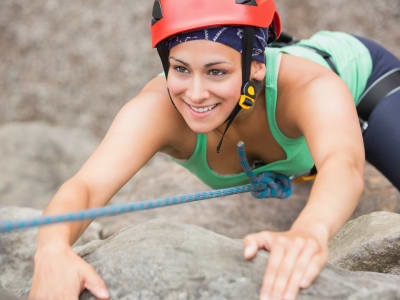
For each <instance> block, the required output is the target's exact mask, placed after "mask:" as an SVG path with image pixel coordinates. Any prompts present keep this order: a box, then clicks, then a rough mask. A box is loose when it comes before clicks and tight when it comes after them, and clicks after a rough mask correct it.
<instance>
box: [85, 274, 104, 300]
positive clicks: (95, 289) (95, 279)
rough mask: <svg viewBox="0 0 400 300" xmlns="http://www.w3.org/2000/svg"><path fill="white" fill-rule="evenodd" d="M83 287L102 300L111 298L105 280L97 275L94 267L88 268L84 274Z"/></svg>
mask: <svg viewBox="0 0 400 300" xmlns="http://www.w3.org/2000/svg"><path fill="white" fill-rule="evenodd" d="M83 281H84V282H83V283H84V284H83V287H84V288H86V289H87V290H88V291H90V292H91V293H92V294H93V295H94V296H95V297H97V298H98V299H101V300H107V299H109V298H110V293H109V292H108V290H107V287H106V284H105V283H104V280H103V279H102V278H101V277H100V276H99V275H98V274H97V273H96V271H95V270H94V268H93V267H92V266H88V268H87V269H86V271H85V273H84V274H83Z"/></svg>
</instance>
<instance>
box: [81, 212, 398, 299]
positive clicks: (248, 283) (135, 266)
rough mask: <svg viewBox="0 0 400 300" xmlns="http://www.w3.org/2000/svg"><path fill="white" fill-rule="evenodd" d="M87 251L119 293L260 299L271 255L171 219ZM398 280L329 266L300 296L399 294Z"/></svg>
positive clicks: (129, 296)
mask: <svg viewBox="0 0 400 300" xmlns="http://www.w3.org/2000/svg"><path fill="white" fill-rule="evenodd" d="M94 249H95V250H94ZM93 250H94V251H93ZM86 251H90V252H91V254H88V255H84V258H85V259H86V260H87V261H88V262H90V263H91V264H93V265H94V266H95V268H96V269H97V271H98V272H99V273H100V274H101V275H102V276H103V277H104V278H105V280H106V282H107V284H108V286H109V288H110V291H111V294H112V296H113V297H115V298H118V299H154V300H156V299H160V300H161V299H182V300H183V299H215V300H221V299H249V300H251V299H258V294H259V289H260V286H261V280H262V274H263V272H264V268H265V263H266V259H267V257H268V256H267V254H266V253H259V255H258V256H257V258H256V259H255V260H254V261H253V262H246V261H245V260H244V259H243V256H242V255H243V254H242V252H243V249H242V243H241V241H239V240H233V239H230V238H227V237H224V236H221V235H218V234H215V233H213V232H210V231H207V230H204V229H202V228H199V227H196V226H190V225H180V224H174V223H171V222H170V221H167V220H155V221H151V222H148V223H144V224H142V225H138V226H135V227H128V228H126V229H125V230H123V231H121V232H119V233H118V234H117V235H115V236H113V237H111V238H110V239H108V240H106V241H104V242H100V241H99V242H94V243H93V244H87V245H85V246H83V247H82V249H81V250H80V253H81V254H84V253H85V252H86ZM92 251H93V252H92ZM399 283H400V277H398V276H392V275H383V274H378V273H369V272H349V271H344V270H341V269H338V268H336V267H333V266H328V267H327V268H326V269H325V270H324V271H323V272H322V273H321V275H320V277H319V279H318V280H317V281H316V282H315V284H314V285H313V286H312V287H311V288H310V289H307V290H305V291H303V292H302V293H301V296H300V297H298V299H350V298H351V299H380V300H381V299H398V298H400V289H399ZM81 299H94V298H93V297H91V296H89V295H88V294H85V295H84V296H82V297H81Z"/></svg>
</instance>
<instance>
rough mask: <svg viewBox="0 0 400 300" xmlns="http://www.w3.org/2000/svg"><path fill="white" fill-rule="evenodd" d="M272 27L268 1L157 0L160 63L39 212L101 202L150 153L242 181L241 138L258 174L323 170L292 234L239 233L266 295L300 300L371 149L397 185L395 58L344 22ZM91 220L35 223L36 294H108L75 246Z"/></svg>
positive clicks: (200, 172)
mask: <svg viewBox="0 0 400 300" xmlns="http://www.w3.org/2000/svg"><path fill="white" fill-rule="evenodd" d="M280 31H281V26H280V20H279V15H278V13H277V11H276V7H275V4H274V2H273V0H217V1H215V0H155V1H154V8H153V18H152V20H151V34H152V43H153V47H155V48H157V50H158V53H159V55H160V58H161V62H162V65H163V68H164V73H162V74H160V75H159V76H157V77H156V78H153V79H152V80H150V81H149V82H148V84H147V85H146V86H145V87H144V88H143V89H142V91H141V92H140V93H139V94H138V95H137V96H136V97H134V98H133V99H132V100H131V101H129V102H128V103H127V104H126V105H125V106H124V107H123V108H122V109H121V111H120V112H119V113H118V115H117V116H116V117H115V119H114V121H113V123H112V125H111V127H110V129H109V130H108V132H107V134H106V136H105V138H104V140H103V141H102V142H101V144H100V145H99V147H98V149H97V150H96V151H95V152H94V153H93V154H92V155H91V157H90V158H89V159H88V161H87V162H86V163H85V164H84V165H83V166H82V168H81V169H80V170H79V171H78V172H77V174H76V175H74V176H73V177H72V178H71V179H69V180H67V181H66V182H65V183H64V184H63V185H62V186H61V188H60V189H59V191H58V192H57V193H56V195H55V196H54V198H53V199H52V200H51V202H50V203H49V205H48V207H47V208H46V210H45V213H46V214H57V213H63V212H67V211H72V210H73V211H75V210H82V209H87V208H93V207H99V206H103V205H105V204H106V203H108V201H109V200H110V199H111V198H112V196H113V195H114V194H115V193H116V192H117V191H118V190H119V189H120V188H121V187H122V186H123V185H124V184H125V183H126V182H127V181H128V180H129V179H130V178H131V177H132V176H134V175H135V173H136V172H138V171H139V170H140V168H141V167H142V166H143V165H145V164H146V162H147V161H148V160H149V159H150V158H151V157H152V156H153V155H154V154H155V153H157V152H164V153H167V154H168V155H170V156H171V157H172V158H173V159H174V160H175V161H176V162H177V163H179V164H181V165H183V166H184V167H186V168H188V169H189V170H190V171H191V172H192V173H194V174H195V175H196V176H198V177H199V178H200V179H201V180H203V181H204V182H205V183H206V184H208V185H209V186H211V187H215V188H223V187H231V186H235V185H241V184H245V183H248V182H249V179H248V177H247V176H246V174H245V173H244V172H243V171H242V167H241V165H240V162H239V159H238V155H237V153H236V145H237V143H238V142H239V141H243V142H244V144H245V149H246V156H247V160H248V161H249V163H250V165H251V166H253V167H254V169H253V172H254V173H255V174H256V175H257V176H259V177H260V178H264V179H265V178H269V179H271V178H272V179H271V180H277V179H276V178H275V179H274V176H278V175H276V174H283V175H285V176H296V175H299V174H304V173H306V172H308V171H309V170H311V169H313V168H314V166H315V168H314V169H316V170H317V173H316V176H315V180H314V183H313V186H312V189H311V192H310V195H309V198H308V201H307V204H306V205H305V207H304V209H303V210H302V211H301V213H300V214H299V216H298V217H297V219H296V220H295V222H294V223H293V224H292V226H291V227H290V229H289V230H288V231H285V232H271V231H263V232H259V233H253V234H249V235H248V236H247V237H245V238H244V257H245V259H248V260H250V259H252V258H253V257H255V255H256V254H257V251H258V250H261V249H265V250H267V251H268V252H269V253H270V256H269V259H268V261H267V262H266V269H265V274H264V277H263V281H262V282H263V283H262V286H261V288H260V298H261V299H295V298H296V296H297V294H298V292H299V290H300V289H303V288H307V287H309V286H310V284H311V283H312V282H313V280H314V279H315V278H316V277H317V275H318V274H319V272H320V271H321V269H322V268H323V267H324V265H325V264H326V262H327V258H328V241H329V239H330V238H332V237H333V236H334V235H335V234H336V233H337V232H338V230H339V229H340V228H341V227H342V225H343V224H344V223H345V222H346V220H348V218H349V217H350V216H351V214H352V213H353V211H354V209H355V207H356V205H357V203H358V201H359V199H360V195H361V193H362V191H363V169H364V161H365V153H366V157H367V159H368V160H369V161H370V162H371V163H372V164H373V165H375V166H376V167H377V168H378V169H379V170H380V171H381V172H382V173H383V174H384V175H386V176H387V177H388V178H389V180H391V182H392V183H393V184H394V185H395V186H396V187H397V188H399V187H400V176H399V173H398V172H400V165H399V164H400V159H398V158H397V157H395V156H396V155H398V153H400V149H399V148H400V130H399V129H398V128H399V127H398V120H397V119H396V118H397V117H395V116H397V115H398V112H400V90H399V89H398V88H397V87H398V86H399V85H400V84H399V72H400V71H399V70H400V62H399V60H398V59H397V58H395V57H394V56H393V55H392V54H390V53H389V52H388V51H386V50H385V49H384V48H382V47H381V46H379V45H377V44H376V43H374V42H372V41H369V40H366V39H364V38H360V37H356V36H353V35H349V34H345V33H340V32H327V31H323V32H318V33H316V34H315V35H313V36H312V37H311V38H310V39H307V40H302V41H299V42H297V43H292V45H288V46H285V47H278V48H277V47H268V46H267V45H268V44H269V43H271V42H273V41H274V40H275V39H277V38H278V37H279V35H280ZM396 88H397V89H396ZM357 105H358V106H359V114H360V115H359V116H358V114H357ZM396 112H397V113H396ZM359 117H360V119H359ZM360 120H361V125H362V126H360ZM138 139H139V140H140V143H138V142H137V140H138ZM104 170H113V171H112V172H110V171H104ZM268 171H273V172H275V173H266V172H268ZM396 172H397V173H396ZM283 175H282V176H283ZM279 176H281V175H279ZM275 192H276V193H278V192H279V191H275ZM272 195H275V194H274V193H272ZM282 213H284V212H282ZM88 225H89V221H82V222H75V223H63V224H59V225H54V226H49V227H43V228H41V229H40V230H39V236H38V248H37V252H36V255H35V269H34V275H33V280H32V287H31V291H30V298H31V299H41V300H42V299H49V300H54V299H68V300H71V299H78V296H79V294H80V292H81V291H82V290H83V289H88V290H89V291H90V292H91V293H93V294H94V295H95V296H96V297H97V298H98V299H108V298H109V297H110V296H109V292H108V290H107V288H106V284H105V282H104V281H103V280H102V279H101V278H100V277H99V275H98V274H97V273H96V272H95V270H94V269H93V267H91V266H89V265H88V264H87V263H86V262H85V261H84V260H83V259H81V258H80V257H79V256H77V255H76V254H75V253H74V252H73V251H72V248H71V244H72V243H74V242H75V241H76V240H77V238H78V237H79V236H80V235H81V234H82V232H83V231H84V230H85V229H86V227H87V226H88Z"/></svg>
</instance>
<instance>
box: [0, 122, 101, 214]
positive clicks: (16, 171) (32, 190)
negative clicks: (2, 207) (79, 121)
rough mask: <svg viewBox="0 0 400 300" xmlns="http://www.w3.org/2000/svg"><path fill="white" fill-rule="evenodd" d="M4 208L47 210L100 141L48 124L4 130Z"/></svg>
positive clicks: (0, 164) (0, 182)
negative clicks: (27, 207)
mask: <svg viewBox="0 0 400 300" xmlns="http://www.w3.org/2000/svg"><path fill="white" fill-rule="evenodd" d="M0 141H1V143H0V157H1V158H2V159H0V170H1V172H0V199H1V204H9V205H13V206H30V207H34V208H43V207H44V206H45V205H46V204H47V203H48V202H49V200H50V198H51V197H52V196H53V194H54V192H55V191H56V190H57V189H58V188H59V186H60V185H61V184H62V183H63V182H64V181H65V180H67V179H68V178H69V177H71V176H72V175H73V174H74V173H75V172H76V171H78V170H79V168H80V166H81V165H82V164H83V162H84V161H85V160H86V159H87V157H88V155H89V153H90V152H92V151H93V150H94V149H95V147H96V144H97V142H98V140H97V139H96V138H95V137H93V135H92V134H90V133H89V132H87V131H84V130H80V129H73V128H70V129H67V128H60V127H57V126H49V124H46V123H40V122H31V123H8V124H6V125H3V126H1V127H0Z"/></svg>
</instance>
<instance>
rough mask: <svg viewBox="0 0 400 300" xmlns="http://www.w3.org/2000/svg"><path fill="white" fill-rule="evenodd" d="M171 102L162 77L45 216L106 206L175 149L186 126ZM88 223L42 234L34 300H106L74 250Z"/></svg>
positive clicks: (129, 108) (119, 120)
mask: <svg viewBox="0 0 400 300" xmlns="http://www.w3.org/2000/svg"><path fill="white" fill-rule="evenodd" d="M166 97H168V95H167V94H166V91H165V78H163V77H160V78H156V79H154V80H152V81H151V82H150V83H149V84H148V85H147V86H146V87H145V88H144V89H143V91H142V92H141V93H140V94H139V95H138V96H137V97H135V98H134V99H133V100H131V101H130V102H129V103H127V104H126V105H125V106H124V107H123V108H122V109H121V110H120V112H119V113H118V115H117V116H116V117H115V119H114V121H113V122H112V125H111V127H110V129H109V130H108V132H107V134H106V136H105V137H104V139H103V141H102V142H101V144H100V145H99V147H98V148H97V149H96V151H95V152H94V153H93V154H92V155H91V156H90V158H89V159H88V160H87V162H86V163H85V164H84V165H83V166H82V168H81V169H80V170H79V171H78V172H77V174H76V175H74V176H73V177H72V178H71V179H69V180H67V181H66V182H65V183H64V184H63V185H62V186H61V188H60V189H59V190H58V192H57V193H56V195H55V196H54V197H53V199H52V200H51V202H50V204H49V205H48V207H47V208H46V210H45V211H44V213H45V214H58V213H64V212H69V211H76V210H82V209H88V208H93V207H99V206H103V205H105V204H106V203H107V202H108V201H109V200H110V199H111V198H112V196H113V195H114V194H115V193H116V192H117V191H118V190H119V189H120V188H121V187H122V186H123V185H124V184H125V183H126V182H127V181H128V180H129V179H130V178H131V177H132V176H133V175H134V174H135V173H136V172H137V171H138V170H139V169H140V168H141V167H142V166H143V165H144V164H145V163H146V162H147V161H148V160H149V159H150V158H151V157H152V156H153V155H154V154H155V153H156V152H158V151H160V150H168V149H169V148H170V147H172V146H173V144H174V143H175V142H176V141H175V136H176V134H175V133H176V132H179V133H180V134H182V130H181V128H180V126H182V122H180V119H179V116H178V115H177V113H176V111H175V110H174V108H173V107H172V105H171V103H170V102H169V99H168V98H166ZM89 223H90V221H81V222H74V223H61V224H57V225H52V226H47V227H42V228H41V229H40V230H39V234H38V248H37V251H36V254H35V271H34V277H33V281H32V288H31V293H30V297H31V298H33V299H77V297H78V295H79V293H80V292H81V291H82V289H83V288H87V289H89V290H90V291H91V292H92V293H93V294H95V295H96V296H97V297H98V298H100V299H107V291H106V288H105V284H104V282H103V281H102V279H101V278H100V277H99V276H98V275H97V274H96V273H95V271H94V269H93V268H92V267H91V266H89V265H88V264H86V263H85V262H83V261H82V260H81V259H80V258H79V257H78V256H77V255H76V254H74V253H73V252H72V249H71V245H72V244H73V243H74V242H75V241H76V240H77V239H78V237H79V236H80V235H81V234H82V232H83V231H84V230H85V229H86V227H87V226H88V225H89ZM60 270H67V271H65V272H64V274H63V273H60ZM63 297H64V298H63Z"/></svg>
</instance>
